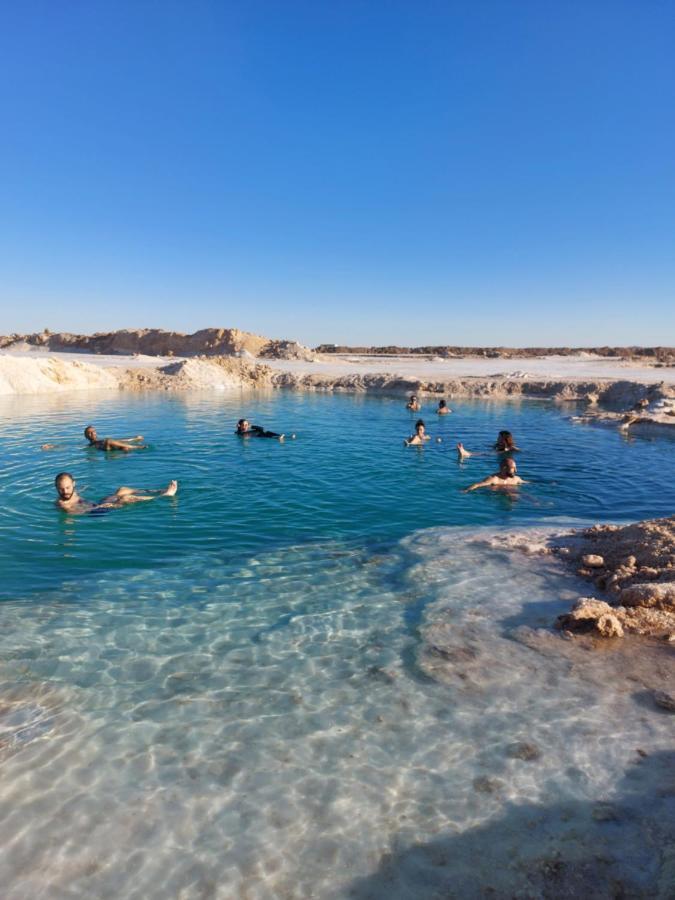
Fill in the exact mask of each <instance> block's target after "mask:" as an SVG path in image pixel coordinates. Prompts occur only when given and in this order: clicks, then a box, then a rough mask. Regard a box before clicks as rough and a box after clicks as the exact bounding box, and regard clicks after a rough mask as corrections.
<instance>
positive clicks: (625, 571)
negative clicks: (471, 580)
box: [553, 516, 675, 704]
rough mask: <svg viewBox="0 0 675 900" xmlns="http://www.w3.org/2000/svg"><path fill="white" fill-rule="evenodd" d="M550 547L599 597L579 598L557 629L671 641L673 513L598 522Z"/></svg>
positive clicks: (674, 616)
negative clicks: (632, 520) (614, 522)
mask: <svg viewBox="0 0 675 900" xmlns="http://www.w3.org/2000/svg"><path fill="white" fill-rule="evenodd" d="M553 550H554V552H555V553H557V554H558V556H560V557H561V558H562V559H565V560H566V561H568V562H569V563H570V564H571V565H572V566H573V567H574V569H575V571H576V574H577V575H579V576H580V577H582V578H584V579H585V580H586V581H588V582H589V583H592V584H593V586H594V588H595V589H596V591H597V592H598V593H599V595H600V597H601V599H598V598H597V597H581V598H579V600H577V602H576V603H575V604H574V607H573V609H572V610H571V612H570V613H568V614H565V615H562V616H560V617H559V619H558V623H557V624H558V627H559V628H561V629H562V630H563V631H566V632H568V633H571V634H577V633H592V634H593V635H596V636H599V637H623V636H624V634H639V635H646V636H649V637H657V638H661V639H665V640H668V641H669V642H672V643H674V644H675V516H671V517H670V518H667V519H652V520H648V521H644V522H636V523H634V524H631V525H624V526H621V527H619V526H617V525H596V526H594V527H593V528H588V529H586V530H585V531H583V532H581V534H580V535H578V534H574V535H571V536H568V538H567V540H566V539H565V538H563V542H562V544H561V545H560V546H556V547H554V548H553ZM602 598H605V599H602ZM674 704H675V701H674Z"/></svg>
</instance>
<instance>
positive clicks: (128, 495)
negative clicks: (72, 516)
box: [43, 394, 526, 513]
mask: <svg viewBox="0 0 675 900" xmlns="http://www.w3.org/2000/svg"><path fill="white" fill-rule="evenodd" d="M406 409H408V410H410V411H411V412H419V411H420V409H421V407H420V404H419V400H418V399H417V396H416V395H415V394H412V395H411V397H410V399H409V400H408V403H407V404H406ZM451 412H452V410H451V409H450V408H449V407H448V405H447V403H446V401H445V400H443V399H442V400H440V401H439V403H438V408H437V410H436V413H437V414H438V415H439V416H446V415H448V414H449V413H451ZM235 434H236V435H237V436H238V437H243V438H253V437H258V438H272V439H274V440H277V441H283V440H284V439H285V435H284V434H279V433H278V432H276V431H268V430H267V429H265V428H263V427H262V426H261V425H252V424H251V423H250V422H249V420H248V419H239V421H238V422H237V427H236V429H235ZM84 436H85V438H86V439H87V442H88V444H87V446H88V447H91V448H94V449H96V450H102V451H103V452H111V451H119V452H122V453H130V452H132V451H134V450H146V449H147V444H144V443H143V440H144V438H143V435H142V434H137V435H135V437H130V438H121V439H115V438H99V436H98V434H97V432H96V429H95V428H94V426H93V425H88V426H87V427H86V428H85V429H84ZM294 437H295V435H294V434H292V435H291V438H294ZM429 440H431V438H430V436H429V435H428V434H427V433H426V426H425V424H424V421H423V420H422V419H418V420H417V422H416V423H415V433H414V434H412V435H410V437H409V438H407V439H406V440H405V441H404V444H405V445H406V446H407V447H413V446H423V445H424V444H425V443H426V442H427V441H429ZM436 440H437V441H439V442H440V440H441V439H440V438H437V439H436ZM43 449H54V447H53V445H52V444H45V445H44V447H43ZM494 450H495V451H496V452H497V453H503V454H505V456H504V458H503V459H502V461H501V463H500V465H499V471H498V472H495V473H494V474H492V475H488V476H487V478H484V479H483V480H482V481H477V482H476V483H475V484H472V485H469V487H467V488H465V492H468V491H475V490H476V489H477V488H482V487H497V488H511V487H515V486H517V485H520V484H525V483H526V482H524V481H523V479H522V478H521V477H520V476H519V475H518V474H517V466H516V461H515V459H514V458H513V456H511V454H512V453H514V452H516V451H518V450H519V448H518V447H517V446H516V444H515V441H514V439H513V435H512V434H511V432H510V431H500V432H499V436H498V438H497V441H496V443H495V445H494ZM457 455H458V458H459V459H460V460H464V459H468V458H469V457H470V456H473V455H475V454H474V453H471V452H470V451H469V450H467V449H466V448H465V447H464V445H463V444H461V443H458V444H457ZM54 484H55V487H56V493H57V494H58V499H57V500H56V505H57V506H58V508H59V509H62V510H65V511H66V512H71V513H85V512H89V513H95V512H103V511H105V510H108V509H115V508H118V507H121V506H127V505H129V504H130V503H141V502H144V501H148V500H155V499H157V498H158V497H173V496H174V495H175V493H176V492H177V490H178V482H177V481H175V480H172V481H170V482H169V484H168V485H167V487H165V488H159V489H157V490H149V489H144V488H129V487H120V488H118V489H117V490H116V491H115V492H114V493H113V494H110V495H108V496H107V497H104V498H103V499H102V500H99V501H98V502H97V503H92V502H90V501H88V500H85V499H84V498H83V497H81V496H80V494H79V493H78V492H77V488H76V482H75V479H74V478H73V476H72V475H71V474H70V472H59V474H58V475H57V476H56V478H55V479H54Z"/></svg>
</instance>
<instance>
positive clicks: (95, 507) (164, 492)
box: [54, 472, 178, 514]
mask: <svg viewBox="0 0 675 900" xmlns="http://www.w3.org/2000/svg"><path fill="white" fill-rule="evenodd" d="M75 485H76V482H75V479H74V478H73V476H72V475H71V474H70V472H59V474H58V475H57V476H56V478H55V479H54V486H55V487H56V493H57V494H58V499H57V500H56V501H55V503H56V506H57V507H58V508H59V509H62V510H63V511H64V512H69V513H77V514H82V513H92V512H93V513H95V512H98V511H102V510H106V509H118V508H119V507H121V506H127V505H129V504H130V503H142V502H143V501H147V500H156V499H157V498H158V497H173V496H174V494H175V493H176V491H177V490H178V482H177V481H170V482H169V484H168V485H167V487H165V488H160V489H159V490H154V491H153V490H145V489H144V488H130V487H120V488H117V490H116V491H115V493H114V494H110V495H109V496H107V497H104V498H103V499H102V500H99V501H98V503H92V502H91V501H89V500H85V499H84V498H83V497H81V496H80V495H79V494H78V492H77V489H76V486H75Z"/></svg>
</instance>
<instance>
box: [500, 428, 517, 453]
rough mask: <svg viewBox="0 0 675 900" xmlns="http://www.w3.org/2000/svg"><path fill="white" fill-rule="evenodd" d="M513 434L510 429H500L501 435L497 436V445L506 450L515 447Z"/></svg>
mask: <svg viewBox="0 0 675 900" xmlns="http://www.w3.org/2000/svg"><path fill="white" fill-rule="evenodd" d="M513 444H514V440H513V435H512V434H511V432H510V431H500V432H499V436H498V438H497V447H501V448H503V449H504V450H512V449H513Z"/></svg>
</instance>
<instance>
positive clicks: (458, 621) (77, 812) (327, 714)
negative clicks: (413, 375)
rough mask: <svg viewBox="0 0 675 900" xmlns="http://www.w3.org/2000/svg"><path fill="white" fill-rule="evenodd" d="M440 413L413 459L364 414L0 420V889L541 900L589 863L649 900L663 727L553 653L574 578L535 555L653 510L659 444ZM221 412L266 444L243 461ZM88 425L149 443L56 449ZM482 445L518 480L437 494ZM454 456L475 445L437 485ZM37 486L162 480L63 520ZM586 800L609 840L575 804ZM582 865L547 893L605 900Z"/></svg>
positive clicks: (400, 425)
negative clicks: (111, 507)
mask: <svg viewBox="0 0 675 900" xmlns="http://www.w3.org/2000/svg"><path fill="white" fill-rule="evenodd" d="M452 405H453V408H454V409H455V412H454V413H453V415H451V416H448V417H447V418H444V419H442V420H440V421H438V420H437V418H436V417H435V416H434V415H433V413H432V412H430V411H429V412H427V411H423V413H422V415H423V416H424V418H425V419H426V421H427V424H428V427H429V431H430V432H431V433H432V435H433V436H434V437H436V436H437V435H438V436H441V437H442V443H440V444H437V443H435V442H434V443H431V444H430V445H428V446H427V447H425V448H424V449H423V450H418V449H415V448H403V446H402V443H401V442H402V438H403V437H404V436H406V435H407V434H409V433H410V431H411V430H412V425H413V422H414V419H415V418H416V416H411V415H410V414H408V413H407V412H406V411H405V410H404V409H403V408H402V406H403V404H402V402H401V401H400V400H395V399H387V398H374V397H360V396H359V397H349V396H335V397H333V396H326V395H311V394H309V395H303V394H283V393H275V394H269V395H268V394H263V395H256V394H247V395H240V394H238V393H237V394H232V395H229V394H228V395H216V396H214V395H208V396H206V395H204V396H180V397H178V396H164V395H139V396H128V395H119V396H118V395H110V396H108V397H101V396H100V395H99V396H98V397H97V398H95V399H92V398H87V397H86V395H72V396H68V397H57V398H48V399H44V398H36V399H33V398H20V400H17V399H15V400H11V401H7V400H5V401H2V403H1V404H0V412H2V427H1V430H0V446H1V449H2V459H3V467H2V473H1V475H0V497H1V501H2V502H1V503H0V537H1V538H2V540H1V541H0V560H1V564H2V574H3V578H2V585H1V590H2V597H3V599H4V602H2V603H0V762H1V763H2V765H0V883H2V884H3V891H4V894H3V896H6V897H8V898H10V900H15V898H22V900H23V898H34V897H49V898H51V897H59V898H60V897H87V898H89V897H92V896H96V897H104V896H110V897H138V898H166V897H180V898H193V897H194V898H203V897H204V898H205V897H218V898H220V897H222V898H240V897H241V898H247V900H248V898H276V897H289V898H295V897H298V898H300V897H302V898H305V897H308V898H309V897H311V898H333V897H335V898H342V897H352V896H356V897H364V898H365V897H383V898H384V897H396V898H403V897H411V898H413V897H415V898H417V897H429V898H431V897H437V896H439V892H440V895H443V896H447V895H449V896H461V897H474V896H476V897H478V896H485V895H486V894H485V892H486V891H488V892H489V891H491V892H492V894H491V895H492V896H498V897H507V896H508V897H511V896H516V895H520V896H540V895H543V888H542V889H541V890H540V888H541V885H540V883H539V882H538V881H537V880H536V879H537V878H540V877H544V876H543V875H536V873H542V872H544V873H546V872H548V871H550V870H551V860H552V859H557V858H558V857H557V856H556V854H561V853H562V854H563V855H564V858H565V859H566V860H568V861H569V860H571V861H572V863H573V864H574V866H576V868H575V871H577V872H584V871H585V869H584V865H586V862H585V859H586V858H585V857H584V854H585V853H586V852H587V850H586V848H587V847H589V846H592V847H593V848H594V853H595V854H596V856H597V857H598V858H602V859H605V860H607V859H612V858H613V856H615V857H616V863H615V868H614V869H612V872H611V875H612V877H616V878H619V880H620V881H621V882H622V883H623V884H624V885H626V886H627V887H628V889H629V890H628V895H634V896H640V895H641V894H640V892H642V895H644V896H648V895H649V896H652V895H654V892H653V890H652V888H653V885H654V879H655V874H654V873H655V872H656V868H657V863H658V859H659V850H658V842H657V844H656V845H655V847H654V848H653V849H652V848H651V845H650V844H649V840H648V839H647V837H646V835H647V834H648V833H649V834H656V833H657V831H658V828H662V827H663V825H662V824H659V823H663V822H668V821H672V820H673V816H672V810H668V809H665V808H662V807H663V804H665V803H666V802H667V798H666V799H662V800H659V801H658V802H656V801H654V800H653V797H654V796H656V794H655V787H654V786H655V785H657V784H661V783H662V782H663V778H664V775H663V772H661V771H660V770H659V769H658V767H657V762H656V761H658V760H659V759H661V758H662V757H663V755H664V753H665V751H666V750H669V749H671V748H672V720H670V719H668V717H667V715H665V714H660V713H658V712H654V711H653V710H652V709H651V708H650V709H649V710H646V709H645V708H644V707H643V706H640V705H639V697H636V696H634V695H636V694H638V693H639V691H638V690H637V688H638V687H639V685H636V687H635V688H634V689H630V690H627V689H626V688H625V686H624V685H623V684H622V683H621V679H620V677H619V674H618V673H620V671H621V669H622V663H621V659H620V652H622V651H620V650H617V651H616V652H615V653H614V655H612V653H611V652H608V653H606V654H596V655H593V654H588V653H587V652H586V651H584V650H579V651H578V653H577V655H575V653H576V652H577V651H576V648H575V647H567V644H566V642H561V641H559V640H557V639H553V638H552V636H551V635H550V630H549V629H550V624H551V622H552V621H553V620H554V619H555V616H556V615H557V614H558V613H559V612H561V611H562V610H563V609H566V608H569V605H570V601H571V600H572V599H574V598H575V597H576V596H578V595H579V594H580V593H583V592H585V591H587V590H588V587H587V586H586V585H583V584H581V583H578V584H576V583H575V582H574V580H573V579H570V577H569V575H568V574H566V573H564V572H563V571H562V570H561V568H560V567H559V565H558V563H557V562H556V561H555V560H552V559H551V558H550V557H546V556H540V555H538V553H537V546H538V541H540V540H541V537H542V536H544V535H545V534H546V533H548V532H547V528H548V529H556V528H559V527H560V523H561V522H569V521H570V520H575V521H609V520H614V521H615V520H621V519H629V518H630V519H632V518H641V517H645V516H656V515H665V514H669V513H671V512H672V507H673V488H672V486H671V483H670V481H669V477H670V473H671V472H672V469H673V459H674V457H675V443H673V442H672V441H668V440H651V439H642V438H636V439H634V440H631V441H627V440H626V439H625V438H622V437H621V436H620V435H618V434H617V433H616V432H615V431H614V430H610V429H603V428H589V427H583V426H576V425H573V424H572V423H571V422H569V421H568V419H567V418H566V415H568V414H569V412H570V411H569V410H565V414H561V412H560V411H559V410H558V409H556V408H555V407H553V406H549V405H545V404H526V403H512V404H496V403H495V404H493V403H456V404H452ZM241 415H246V416H247V417H248V418H249V419H250V420H251V421H253V422H256V423H260V424H263V425H265V426H267V427H269V428H273V429H275V430H280V431H285V432H286V433H290V432H294V433H296V435H297V438H296V440H287V441H286V442H285V443H284V444H279V443H277V442H275V441H266V440H250V441H247V442H243V441H241V440H240V439H238V438H236V437H235V436H234V435H233V434H232V431H233V427H234V423H235V421H236V420H237V419H238V418H239V417H240V416H241ZM89 423H93V424H95V425H96V426H97V427H98V430H99V433H100V434H110V435H111V436H129V435H133V434H137V433H139V432H140V433H142V434H144V435H145V437H146V439H147V441H148V442H149V443H150V450H148V451H144V452H140V453H137V454H129V455H106V454H103V453H99V452H96V451H93V450H85V449H83V446H84V441H83V440H82V438H81V432H82V429H83V428H84V426H85V425H87V424H89ZM501 428H510V429H511V430H512V431H513V432H514V434H515V436H516V438H517V441H518V444H519V445H520V446H521V447H522V448H523V452H522V453H520V454H519V455H518V465H519V470H520V473H521V475H522V476H523V477H524V478H526V479H527V480H528V481H529V482H530V483H529V484H528V485H527V486H526V487H524V488H522V489H521V491H520V493H519V495H518V496H517V497H507V496H504V495H503V494H502V495H500V494H496V493H492V492H487V491H486V492H476V493H473V494H468V495H467V494H463V493H462V492H461V488H462V487H465V486H466V485H468V484H469V483H471V482H472V481H474V480H478V479H479V478H481V477H483V476H484V475H485V474H487V473H488V472H490V471H494V468H495V461H496V456H495V454H493V453H490V452H489V449H488V448H489V445H490V444H491V442H492V441H493V440H494V437H495V436H496V433H497V431H498V430H499V429H501ZM458 439H461V440H462V441H463V442H464V444H465V445H466V446H467V447H469V448H471V449H478V450H481V449H482V450H484V451H485V455H484V456H477V457H475V458H472V459H471V460H469V461H468V462H466V463H464V464H459V463H458V462H457V460H456V456H455V453H454V449H453V448H454V445H455V443H456V441H457V440H458ZM46 442H50V443H53V444H56V445H57V448H58V449H56V450H52V451H44V452H43V451H41V450H40V449H39V448H40V446H41V445H42V444H43V443H46ZM63 469H66V470H69V471H71V472H72V473H73V474H74V475H75V477H76V478H77V481H78V487H79V488H80V490H81V492H82V493H83V494H84V496H86V497H87V498H90V499H97V498H99V497H102V496H104V495H105V494H107V493H109V492H110V491H111V490H112V489H114V488H116V487H117V486H119V485H121V484H126V485H132V486H138V487H159V486H162V485H164V484H166V483H167V482H168V480H169V479H170V478H177V479H178V481H179V483H180V489H179V493H178V495H177V497H176V498H173V499H162V500H158V501H156V502H153V503H151V504H144V505H139V506H135V507H131V508H127V509H122V510H115V511H112V512H110V513H108V514H107V515H104V516H100V517H90V516H80V517H75V516H67V515H64V514H62V513H60V512H58V511H57V510H56V509H55V508H54V506H53V498H54V492H53V476H54V474H55V473H56V472H57V471H59V470H63ZM542 529H543V531H542ZM520 545H522V547H523V548H524V549H522V550H519V549H518V547H519V546H520ZM551 641H553V643H551ZM561 645H562V646H563V649H560V646H561ZM439 648H440V649H439ZM608 673H609V674H608ZM523 741H526V742H529V743H532V744H534V745H536V747H537V752H538V755H537V756H536V758H535V759H533V760H530V761H523V760H522V759H521V758H519V757H518V755H517V754H516V755H514V753H513V747H514V746H516V745H518V744H519V742H523ZM638 747H639V748H640V750H641V751H642V752H644V753H646V754H647V755H648V758H649V760H652V761H653V763H652V762H650V763H649V765H647V764H645V765H644V766H643V767H642V769H641V770H640V771H639V772H637V773H635V772H634V771H633V768H632V767H634V766H635V764H636V756H635V754H636V748H638ZM626 779H627V780H626ZM626 784H628V785H629V788H630V790H629V791H628V792H626V791H625V789H624V785H626ZM659 796H661V795H659ZM636 797H637V798H638V799H636ZM640 798H646V799H642V800H640ZM612 803H615V804H618V805H619V806H620V808H621V809H629V810H630V814H626V816H625V821H624V820H623V819H622V820H621V827H619V826H617V824H616V820H615V819H614V818H612V816H611V815H610V816H608V817H607V816H604V813H603V814H602V815H599V816H598V815H596V814H595V811H596V810H597V808H598V804H601V805H602V804H612ZM640 803H642V804H643V805H642V806H640V805H639V804H640ZM602 809H604V807H601V811H602ZM603 816H604V817H603ZM650 816H653V817H654V819H653V820H652V819H651V818H650ZM643 822H644V823H645V824H644V828H645V829H646V830H645V832H644V833H642V832H640V828H642V827H643V825H642V824H641V823H643ZM533 823H534V824H533ZM649 829H651V831H649ZM504 834H508V835H509V836H510V837H509V840H508V841H505V840H504ZM635 848H640V850H639V852H638V851H636V849H635ZM467 860H468V862H467ZM477 860H478V862H477ZM481 861H482V863H481ZM604 864H605V863H597V861H596V862H594V863H593V866H594V868H593V871H594V872H596V873H598V874H596V876H595V877H597V878H599V879H600V880H599V881H598V884H597V885H594V886H593V890H589V885H588V883H587V882H586V883H584V885H583V886H582V887H579V888H578V890H577V894H576V895H578V896H589V895H593V896H605V895H607V896H609V895H608V894H606V887H607V884H609V883H610V881H609V880H608V879H607V878H604V876H603V869H602V865H604ZM589 865H590V864H589ZM556 871H557V870H556ZM533 879H534V880H533ZM548 888H549V893H548V894H547V895H550V896H555V892H553V893H551V889H550V885H548ZM596 888H597V889H596ZM538 891H539V893H537V892H538ZM603 891H605V893H603ZM453 892H454V893H453Z"/></svg>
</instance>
